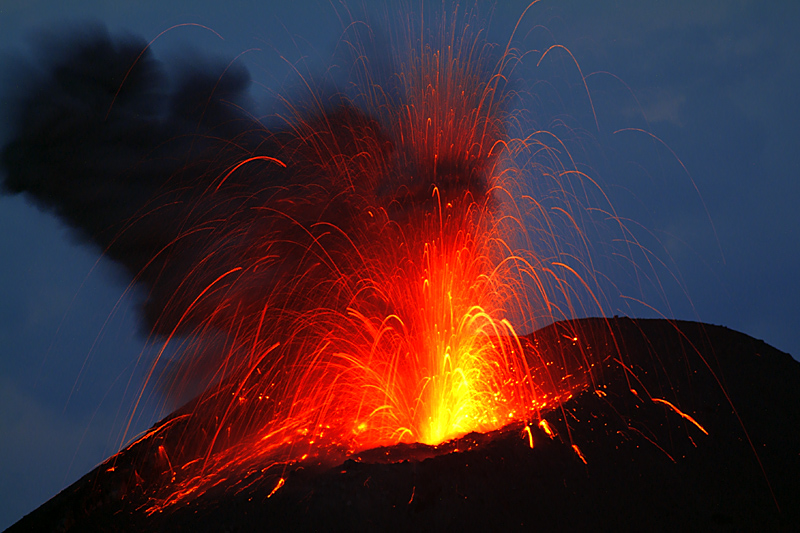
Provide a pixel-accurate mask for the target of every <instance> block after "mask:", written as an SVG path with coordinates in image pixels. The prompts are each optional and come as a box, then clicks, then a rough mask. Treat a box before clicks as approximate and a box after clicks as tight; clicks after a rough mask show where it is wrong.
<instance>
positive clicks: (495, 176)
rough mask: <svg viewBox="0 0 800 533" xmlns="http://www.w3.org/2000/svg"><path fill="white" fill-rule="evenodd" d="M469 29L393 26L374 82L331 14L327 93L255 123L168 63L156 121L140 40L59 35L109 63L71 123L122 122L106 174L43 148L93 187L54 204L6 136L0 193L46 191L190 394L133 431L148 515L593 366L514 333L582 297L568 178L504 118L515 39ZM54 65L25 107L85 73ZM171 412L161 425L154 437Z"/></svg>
mask: <svg viewBox="0 0 800 533" xmlns="http://www.w3.org/2000/svg"><path fill="white" fill-rule="evenodd" d="M476 22H477V21H476V17H475V16H472V15H466V16H464V15H460V14H453V15H448V16H442V17H441V18H440V19H439V20H438V21H437V22H436V23H435V24H434V26H435V28H437V29H435V30H434V29H430V28H428V27H416V26H414V25H411V27H409V28H408V30H407V32H406V33H405V34H402V35H395V36H394V37H393V40H394V42H393V48H392V49H393V50H396V51H398V53H397V55H396V57H394V58H393V59H392V60H391V61H390V63H391V64H392V65H393V69H392V74H391V75H388V76H383V77H381V75H379V71H378V70H379V69H376V68H375V66H374V65H372V64H371V63H370V60H369V59H368V58H370V57H373V56H374V55H371V54H370V53H368V51H367V50H368V48H370V47H371V44H370V42H369V40H365V39H362V38H360V37H359V35H357V33H356V30H357V29H358V27H359V25H358V24H354V25H352V26H350V27H349V28H348V31H347V33H346V34H345V37H344V38H343V39H342V43H344V44H346V45H347V46H348V47H349V52H348V53H349V55H350V56H352V58H353V59H352V60H351V61H350V62H349V64H350V65H351V66H352V68H351V69H350V70H349V72H350V78H349V79H348V80H347V83H346V84H344V86H345V87H346V88H345V89H343V90H342V91H340V92H338V93H336V94H335V95H332V96H326V95H324V94H323V93H322V91H316V90H313V89H312V90H309V93H308V98H307V99H306V100H305V101H301V102H297V101H291V102H290V101H285V102H284V106H283V111H281V112H280V113H278V114H277V115H276V116H277V118H276V119H275V121H274V122H276V124H277V125H272V126H270V125H267V126H265V125H264V124H262V123H261V122H260V121H257V120H254V119H253V118H252V117H250V116H249V115H247V114H246V113H243V112H241V111H240V109H239V107H238V106H237V101H238V100H237V99H239V97H241V95H242V93H243V92H244V91H245V90H246V87H247V81H248V79H247V76H246V74H242V72H240V71H237V70H236V69H235V68H233V67H231V68H230V69H226V71H225V74H224V75H223V76H221V77H217V78H216V79H211V80H203V79H201V80H199V81H198V80H197V79H196V75H194V74H191V73H190V75H187V76H185V77H184V79H183V80H181V81H180V82H179V83H178V84H177V85H178V89H177V90H176V93H175V94H174V95H172V96H171V97H170V98H171V99H169V104H168V105H166V107H168V108H169V110H170V111H169V112H170V113H172V115H170V118H171V121H172V122H170V124H173V123H174V124H177V125H174V126H170V127H167V126H165V122H166V119H165V118H164V116H163V115H161V114H159V113H161V112H162V111H159V110H158V109H161V108H160V107H159V106H155V107H157V108H158V109H154V108H152V106H153V95H156V96H158V94H160V93H159V91H158V90H154V89H153V87H152V85H153V84H155V85H156V86H157V87H156V88H159V86H158V83H157V82H158V78H159V75H160V74H159V73H158V69H157V68H156V67H155V66H154V64H155V62H154V61H153V60H152V58H151V57H150V55H149V52H148V51H147V48H146V47H142V46H141V44H139V45H137V44H136V43H133V44H131V43H114V42H111V41H110V40H109V39H108V38H107V36H106V37H105V38H104V39H100V41H101V42H100V43H99V44H98V43H96V42H91V41H88V42H84V43H82V44H81V46H79V47H78V50H77V52H76V57H77V58H78V59H80V60H81V61H84V62H85V63H86V64H89V65H93V68H101V67H102V68H104V69H106V70H104V71H103V72H106V71H107V74H104V75H107V76H108V80H107V83H106V84H105V85H103V84H102V83H100V82H99V81H97V80H95V82H96V83H98V84H99V86H100V87H99V89H98V91H97V94H101V95H104V98H105V100H103V99H101V100H100V101H101V104H102V105H99V106H98V104H97V103H96V102H95V103H94V107H96V108H98V110H97V113H95V114H93V115H92V114H88V115H87V114H86V113H85V112H83V111H81V113H82V114H78V115H76V116H77V117H79V118H78V119H79V120H85V121H86V122H87V123H88V126H86V127H85V128H83V130H82V131H90V132H93V133H92V135H95V136H96V138H97V139H98V140H100V141H99V142H101V143H114V142H117V137H115V135H117V134H118V132H119V131H124V130H125V128H124V127H123V126H124V125H125V124H127V123H126V122H125V121H136V120H139V121H140V122H136V127H134V128H131V127H129V128H127V129H128V130H129V131H130V132H132V133H131V135H134V134H135V135H134V137H135V142H132V143H130V145H129V146H125V148H126V150H128V151H127V152H124V153H126V154H127V153H129V152H130V153H133V154H134V155H133V157H131V158H130V159H131V161H130V162H128V163H126V164H127V166H126V167H125V168H124V170H120V171H119V172H118V175H115V176H114V177H115V179H116V182H115V183H114V184H109V183H108V182H107V181H101V179H102V180H106V178H107V176H106V175H105V174H102V172H100V173H99V174H98V176H99V177H98V178H97V181H98V182H99V183H102V184H103V187H99V185H98V184H96V183H95V184H92V183H91V179H90V178H91V176H92V172H94V171H96V168H95V167H91V165H90V167H91V168H83V167H81V168H78V169H77V170H76V169H74V168H73V167H72V166H71V165H67V164H65V165H64V166H63V168H58V169H56V170H57V172H52V174H53V175H58V176H60V174H59V172H61V173H64V174H66V175H70V174H69V173H71V172H78V173H79V175H77V176H76V178H75V179H76V181H79V182H81V183H83V182H84V181H86V182H90V183H89V185H88V186H87V189H88V190H90V191H95V190H97V191H100V192H98V193H97V194H96V195H95V196H87V195H84V196H82V197H80V198H79V199H78V200H76V206H75V207H74V208H73V207H70V206H67V207H64V205H63V202H65V200H64V196H65V195H64V193H63V191H64V185H63V184H61V183H60V182H55V181H52V182H51V181H47V182H42V181H37V180H38V177H37V176H35V175H34V174H31V175H29V174H28V173H35V172H36V169H33V170H31V169H28V168H24V169H23V168H22V167H21V166H20V167H19V168H17V167H16V166H15V160H14V157H16V156H15V155H14V154H17V153H20V152H24V150H29V151H32V152H35V150H39V149H42V146H45V145H47V146H52V144H53V142H52V141H51V142H50V144H49V145H48V144H47V143H44V144H43V143H39V142H38V138H36V137H35V136H34V138H33V140H31V139H29V138H26V137H24V136H23V137H22V138H21V139H20V140H18V141H16V143H15V144H12V145H11V146H10V148H7V150H6V152H5V153H4V158H5V164H6V166H8V167H9V168H11V169H12V172H10V175H11V176H12V178H11V179H10V180H9V181H8V182H7V183H6V186H7V187H8V188H9V189H11V190H28V191H29V192H32V193H33V194H34V195H35V196H36V197H37V199H38V200H39V201H40V202H41V203H43V204H45V205H46V206H48V207H51V208H53V207H54V206H55V209H57V210H58V212H59V213H60V214H61V215H62V216H63V217H65V218H66V219H67V220H68V221H69V222H70V223H72V224H73V225H74V226H77V227H79V228H81V229H83V230H84V231H85V232H86V233H87V234H88V235H90V236H91V238H92V239H94V240H95V242H97V243H98V244H100V245H101V246H102V247H103V248H104V250H105V251H106V254H107V255H108V256H109V257H111V258H112V259H115V260H117V261H119V262H120V263H122V264H123V265H124V266H125V267H126V268H128V270H129V271H130V272H131V274H132V275H134V276H135V280H136V282H138V283H140V284H141V285H143V286H144V287H146V289H147V302H146V307H145V312H146V318H147V320H148V323H149V325H150V327H151V330H152V333H153V334H154V335H156V336H159V337H163V338H166V343H165V347H164V349H163V350H162V352H161V354H160V355H159V357H158V358H157V360H156V361H155V362H154V363H153V366H152V369H151V371H150V375H149V376H148V380H155V377H156V376H159V379H160V380H162V382H168V383H167V384H166V388H167V389H168V390H169V391H170V392H171V394H173V395H174V396H175V397H181V396H183V395H185V393H186V392H185V391H187V390H189V391H191V390H193V389H194V388H197V387H198V386H199V387H201V388H202V390H203V392H202V393H201V394H200V395H199V397H198V398H197V399H196V400H195V401H194V402H193V403H191V404H190V405H189V406H187V407H186V408H184V410H183V411H181V412H180V413H179V414H178V415H176V416H175V417H173V418H171V419H169V420H167V421H166V422H165V423H164V424H163V425H162V426H159V427H157V428H155V429H153V430H152V431H151V432H149V433H147V434H146V435H145V436H144V437H142V438H141V439H139V440H140V441H141V440H152V441H153V442H154V443H155V448H154V449H155V452H154V453H155V455H156V457H157V460H158V462H159V464H162V466H161V467H159V468H163V470H164V472H165V473H166V474H169V475H165V476H164V477H163V479H162V481H161V483H160V484H159V485H160V486H159V487H157V489H158V490H154V491H153V500H152V502H153V503H152V506H151V507H150V510H151V511H155V510H158V509H162V508H163V507H164V506H165V505H170V504H174V503H176V502H179V501H185V499H186V498H190V497H194V496H196V495H198V494H201V493H203V492H205V491H207V490H208V489H209V488H211V487H213V486H215V485H218V484H220V483H222V482H223V481H224V480H226V479H231V478H235V477H238V478H240V479H245V478H246V477H247V473H250V472H255V471H259V472H261V473H267V472H269V473H272V474H275V475H276V479H280V480H282V479H283V478H282V477H281V476H280V474H281V472H283V471H284V470H285V469H286V468H287V466H288V465H292V464H296V463H298V462H306V463H308V464H311V463H314V462H317V463H323V462H330V461H333V460H336V459H337V458H341V457H342V456H346V455H348V454H352V453H355V452H358V451H360V450H364V449H367V448H373V447H377V446H384V445H392V444H396V443H414V442H421V443H425V444H430V445H436V444H439V443H442V442H443V441H446V440H448V439H452V438H454V437H457V436H460V435H464V434H466V433H469V432H471V431H479V432H486V431H490V430H494V429H498V428H501V427H503V426H505V425H507V424H508V423H510V422H513V421H526V422H527V421H531V420H534V419H538V418H539V413H540V411H541V410H543V409H554V408H557V407H558V406H559V404H560V402H561V401H562V400H563V399H564V398H567V397H569V396H571V395H572V394H574V393H575V392H576V391H578V390H580V389H582V388H585V387H586V386H588V384H589V383H590V382H591V380H592V375H591V371H590V367H591V362H589V361H578V362H575V361H573V362H570V363H569V364H568V363H567V362H566V361H559V360H558V354H541V353H538V351H537V350H536V349H535V348H534V347H533V346H532V345H531V344H530V343H528V342H527V341H525V342H523V341H521V340H520V339H519V338H518V336H517V333H516V331H515V326H514V324H516V325H517V327H525V328H526V329H531V328H533V327H534V326H536V325H542V324H544V323H547V322H551V321H553V320H557V319H562V318H569V317H571V316H573V314H574V313H575V310H576V309H578V308H582V306H587V307H588V308H592V309H594V310H595V311H597V312H599V313H602V311H603V309H602V305H601V299H600V298H599V297H595V292H596V285H597V282H596V277H595V276H596V274H595V271H594V266H593V260H592V251H591V249H590V247H589V245H588V244H587V239H586V236H585V235H584V229H583V224H584V222H582V220H585V219H586V218H587V217H586V216H585V213H586V206H585V204H584V203H582V202H581V197H587V198H588V195H587V194H586V190H585V187H586V186H585V185H583V184H581V180H583V178H584V177H585V176H584V175H583V174H582V173H581V172H579V171H578V170H577V169H576V168H575V166H574V164H573V163H571V161H570V156H569V153H568V151H567V150H566V148H565V146H564V145H563V144H561V143H560V141H558V140H557V139H555V137H554V136H553V135H551V134H549V133H547V132H532V133H531V134H530V135H527V136H525V137H524V138H520V136H519V135H518V134H517V135H515V134H513V133H512V129H513V128H516V127H517V126H518V125H519V124H520V123H524V121H522V120H521V118H520V117H519V116H518V115H517V114H515V113H514V112H513V111H512V110H511V108H510V107H511V104H512V100H513V99H514V98H515V97H516V95H515V94H514V93H512V92H511V91H509V90H508V89H507V83H508V80H509V79H511V78H513V76H514V69H515V68H516V66H517V65H518V64H519V62H520V60H521V59H520V55H519V54H518V53H517V52H516V51H515V50H514V49H513V48H511V47H510V46H507V47H506V48H505V49H498V48H497V47H494V46H491V45H490V44H488V43H486V42H485V40H484V38H483V36H482V34H481V33H480V31H478V30H476V29H475V28H477V27H478V25H477V24H475V23H476ZM143 49H144V50H145V52H142V50H143ZM56 61H57V59H56ZM103 61H105V62H106V63H107V64H105V63H103ZM96 65H100V67H97V66H96ZM58 66H59V65H56V67H58ZM54 71H55V72H56V73H57V74H56V75H55V76H54V78H53V79H54V81H53V83H54V84H55V86H56V87H55V89H53V88H52V87H50V86H46V90H45V91H44V93H43V94H39V93H33V96H32V97H31V98H30V100H29V101H28V105H29V106H32V107H33V108H34V110H35V109H36V106H40V105H44V104H42V102H50V101H51V100H53V99H52V98H50V97H49V96H48V93H47V90H51V89H53V90H61V89H63V90H65V91H70V90H74V87H85V85H86V83H88V82H86V80H83V79H81V80H80V83H76V82H75V80H74V79H73V77H78V78H80V76H81V75H82V74H81V73H82V72H83V70H81V69H78V68H74V69H70V68H55V69H54ZM62 78H64V80H62ZM118 80H123V81H122V82H121V83H120V82H119V81H118ZM154 80H155V81H154ZM304 81H305V82H306V83H307V84H308V86H309V87H310V86H311V82H310V81H308V80H304ZM62 82H63V83H62ZM59 84H61V85H63V87H61V86H60V85H59ZM159 90H160V89H159ZM209 95H210V96H209ZM96 96H97V95H96V94H95V93H92V97H93V98H94V97H96ZM76 97H83V98H86V96H85V95H83V96H81V95H77V96H76ZM58 101H59V102H62V104H63V105H68V104H67V103H68V102H69V100H58ZM64 102H67V103H64ZM106 104H107V105H106ZM148 106H151V107H148ZM142 117H143V118H142ZM78 119H76V120H78ZM42 123H45V122H44V121H43V122H42ZM142 131H144V132H149V134H143V133H141V132H142ZM31 135H33V134H31ZM42 135H49V130H48V132H45V133H42ZM554 139H555V140H554ZM63 142H65V143H70V142H73V141H71V140H69V139H67V140H65V141H63ZM548 143H549V144H548ZM85 146H86V143H81V144H76V146H74V147H70V148H69V149H65V150H63V152H64V153H69V152H70V150H73V151H75V152H76V153H78V154H81V153H82V150H86V148H85ZM142 147H144V148H142ZM115 148H118V147H116V146H115ZM137 149H139V150H140V151H139V152H136V150H137ZM101 152H102V151H101V150H97V151H96V152H93V153H92V154H90V155H91V157H89V156H87V157H86V158H80V161H83V163H82V164H84V165H86V163H85V161H86V160H92V161H93V160H94V159H92V157H98V153H101ZM176 154H177V155H176ZM39 159H41V160H43V161H44V160H47V158H46V157H44V156H43V157H41V158H39ZM51 159H52V158H51ZM102 161H103V160H101V162H102ZM52 164H54V165H56V164H57V163H52ZM155 165H158V168H159V169H162V168H167V169H168V170H167V171H166V172H164V171H163V170H159V171H158V172H160V174H159V173H157V172H156V171H154V170H153V169H154V168H155ZM165 165H166V166H165ZM170 165H171V166H170ZM98 166H99V167H100V168H101V170H103V165H102V164H98ZM98 172H99V171H98ZM154 172H155V173H154ZM137 173H140V174H137ZM31 176H34V177H31ZM26 180H27V181H26ZM575 180H577V181H575ZM587 181H589V180H587ZM576 183H577V185H576ZM32 184H33V185H32ZM120 184H121V186H120V190H121V191H122V192H120V193H119V194H116V195H115V194H114V192H113V191H114V188H113V185H120ZM131 191H133V192H131ZM534 191H536V194H534ZM103 195H106V197H104V196H103ZM92 198H94V200H92ZM109 206H111V207H109ZM87 213H88V214H87ZM603 214H604V216H610V217H611V218H614V217H613V216H612V215H613V212H612V210H611V209H610V207H606V208H605V211H603ZM92 217H94V219H96V220H97V222H91V221H90V220H89V219H90V218H92ZM114 217H116V218H114ZM615 220H616V219H615ZM92 224H95V225H92ZM587 298H588V300H589V301H588V302H586V301H585V300H586V299H587ZM176 343H177V344H178V345H179V347H178V349H177V350H178V351H179V352H180V356H179V357H178V358H176V359H175V360H172V361H169V362H168V363H166V362H165V361H164V360H163V359H168V356H167V355H166V354H167V353H168V348H169V347H172V346H173V345H175V344H176ZM567 367H569V371H568V369H567ZM579 367H580V369H581V372H579V373H577V374H576V373H575V372H574V370H575V369H577V368H579ZM165 368H166V370H164V369H165ZM557 369H559V370H557ZM143 394H144V389H143V391H142V395H143ZM141 397H142V396H140V399H141ZM176 427H179V428H180V435H181V437H180V439H178V440H177V441H175V440H173V441H170V443H169V444H164V443H162V441H161V440H159V439H161V436H162V434H163V433H164V432H167V431H173V433H174V430H175V428H176ZM279 485H280V482H278V485H276V486H279Z"/></svg>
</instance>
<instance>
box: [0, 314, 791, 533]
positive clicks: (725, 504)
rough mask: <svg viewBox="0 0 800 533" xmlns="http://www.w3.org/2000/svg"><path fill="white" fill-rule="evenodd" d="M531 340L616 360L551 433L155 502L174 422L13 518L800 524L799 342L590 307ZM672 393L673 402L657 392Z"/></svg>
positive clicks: (379, 526)
mask: <svg viewBox="0 0 800 533" xmlns="http://www.w3.org/2000/svg"><path fill="white" fill-rule="evenodd" d="M565 332H570V334H573V333H574V332H578V333H579V334H578V336H577V340H573V339H572V338H567V337H568V336H567V335H564V333H565ZM529 339H530V340H531V341H533V342H536V344H537V345H538V347H539V348H540V349H543V350H545V351H547V350H560V351H561V352H562V353H564V352H570V351H571V350H572V351H578V350H580V349H583V350H585V351H586V352H588V353H591V354H593V355H594V357H593V360H602V361H605V363H604V368H603V369H602V372H598V375H600V376H601V378H599V379H598V381H597V382H596V383H594V384H593V386H592V387H590V388H589V389H588V390H586V391H585V392H583V393H581V394H580V395H577V396H575V397H574V398H572V399H570V400H569V401H567V402H566V403H565V404H563V409H557V410H554V411H551V412H548V413H543V417H544V419H545V420H546V421H547V425H546V427H548V429H550V430H551V432H552V433H553V435H552V436H548V434H546V433H545V431H544V430H543V429H542V427H543V426H545V425H544V424H542V425H538V424H537V423H536V422H538V421H533V422H531V424H530V425H528V426H527V427H528V429H525V428H526V426H524V425H523V423H522V422H519V423H516V424H511V425H509V426H507V427H506V428H504V429H502V430H499V431H496V432H493V433H490V434H478V433H471V434H468V435H466V436H464V437H461V438H459V439H456V440H453V441H450V442H448V443H445V444H442V445H440V446H436V447H431V446H426V445H421V444H415V445H397V446H393V447H388V448H381V449H376V450H370V451H367V452H364V453H360V454H356V455H354V456H351V457H349V458H347V459H346V460H344V461H343V462H339V463H338V464H335V465H333V466H330V465H328V466H322V465H319V466H316V467H314V466H309V465H305V466H297V467H296V468H294V469H292V470H290V471H289V472H287V474H286V476H285V478H284V479H283V481H282V482H281V484H280V485H279V488H278V489H277V490H276V483H275V479H274V477H268V476H262V475H260V474H259V471H258V470H257V469H256V470H255V473H250V474H249V477H248V479H246V480H244V481H245V482H242V479H233V478H232V479H230V480H228V481H227V482H224V483H221V484H220V485H218V486H216V487H214V488H213V489H212V490H209V491H207V492H206V493H205V494H203V495H202V496H200V497H198V498H196V499H194V500H192V501H191V502H189V503H187V504H186V505H176V506H173V507H169V508H167V509H166V510H164V511H162V512H156V513H153V514H150V515H148V514H147V513H145V512H144V509H145V507H146V502H147V498H146V496H145V493H146V488H147V485H148V483H154V482H156V480H162V482H163V479H164V478H165V476H166V477H167V478H168V473H169V469H170V468H172V467H171V466H169V467H167V466H165V465H164V463H163V461H162V460H160V455H159V449H161V453H162V454H163V452H164V450H166V451H167V453H168V454H170V453H177V451H176V447H177V446H178V445H179V442H180V434H181V431H180V420H179V419H177V418H175V420H176V422H175V423H174V424H172V425H171V426H170V430H169V431H164V432H162V434H161V435H160V436H159V438H158V439H150V440H145V441H141V442H139V443H137V444H133V445H131V446H129V447H128V448H126V449H124V450H122V451H121V452H119V453H118V454H117V455H116V456H114V457H112V458H110V459H108V460H107V461H106V462H105V463H103V464H101V465H100V466H98V467H97V468H96V469H95V470H93V471H91V472H89V473H88V474H86V475H85V476H84V477H83V478H81V479H80V480H79V481H77V482H76V483H74V484H73V485H72V486H70V487H68V488H67V489H65V490H64V491H62V492H61V493H60V494H58V495H57V496H55V497H54V498H53V499H51V500H50V501H48V502H46V503H45V504H44V505H42V506H41V507H40V508H38V509H36V510H35V511H33V512H32V513H30V514H29V515H27V516H26V517H24V518H23V519H22V520H20V521H19V522H18V523H17V524H15V525H14V526H12V527H11V528H10V529H9V530H8V531H9V532H19V531H75V532H77V531H193V532H197V531H272V530H282V531H286V530H290V531H296V530H297V531H312V530H317V531H363V530H368V531H369V530H374V531H387V530H395V531H432V530H438V531H455V530H462V531H478V530H480V531H492V530H494V531H497V530H522V529H525V530H528V529H536V530H546V531H578V530H580V531H690V530H691V531H693V530H698V531H699V530H703V531H794V530H796V529H795V528H797V527H798V524H800V481H798V480H800V429H798V428H800V363H798V362H797V361H795V360H793V359H792V358H791V357H790V356H789V355H788V354H786V353H783V352H780V351H779V350H776V349H775V348H772V347H770V346H769V345H767V344H765V343H764V342H762V341H759V340H756V339H753V338H751V337H749V336H747V335H744V334H742V333H738V332H735V331H732V330H729V329H727V328H724V327H720V326H711V325H707V324H700V323H694V322H681V321H678V322H675V321H667V320H631V319H627V318H614V319H581V320H575V321H570V322H560V323H556V324H554V325H551V326H548V327H546V328H543V329H541V330H539V331H537V332H535V333H534V334H533V335H531V336H530V337H529ZM623 354H624V360H625V361H626V362H627V363H625V364H624V365H623V364H621V361H622V359H623ZM702 360H705V363H703V362H702ZM706 363H707V364H706ZM656 367H657V368H659V369H660V371H659V372H654V371H647V370H646V369H653V368H656ZM664 390H667V391H669V393H670V394H669V395H668V397H669V402H670V404H671V405H667V404H666V403H664V402H662V401H654V400H653V398H656V396H657V394H656V391H664ZM672 406H674V407H675V408H674V409H673V407H672ZM180 413H181V411H178V412H177V413H176V414H173V415H171V416H172V417H179V416H180ZM168 420H169V417H168ZM162 424H163V422H162ZM706 432H707V434H706ZM531 443H532V444H533V447H531ZM573 444H574V445H575V447H573ZM577 450H580V455H579V454H578V453H576V451H577ZM584 460H585V463H584Z"/></svg>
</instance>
